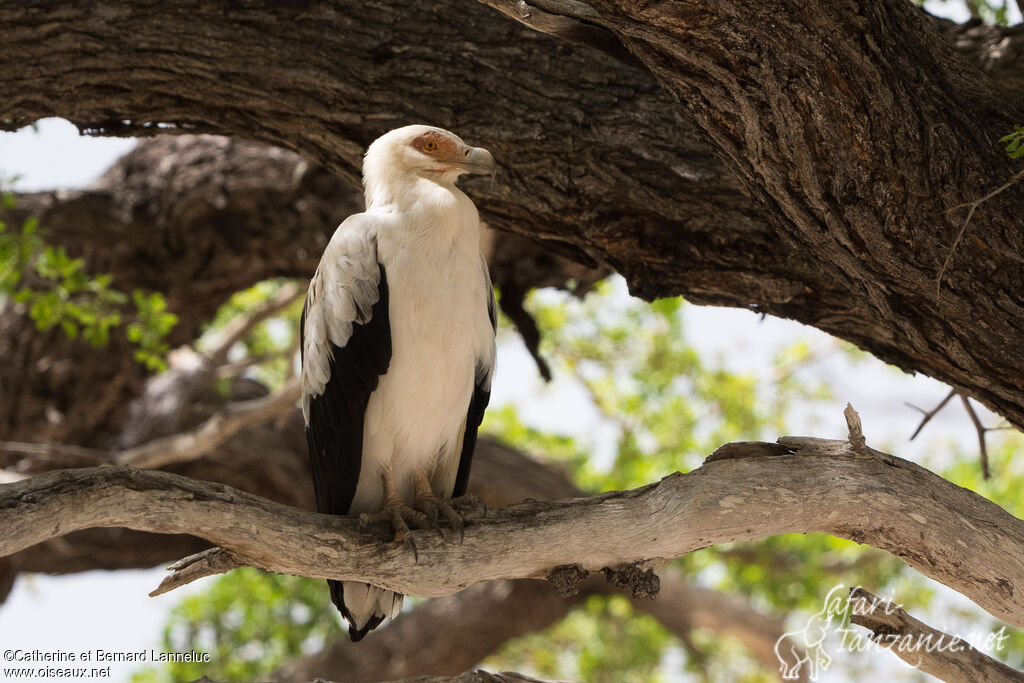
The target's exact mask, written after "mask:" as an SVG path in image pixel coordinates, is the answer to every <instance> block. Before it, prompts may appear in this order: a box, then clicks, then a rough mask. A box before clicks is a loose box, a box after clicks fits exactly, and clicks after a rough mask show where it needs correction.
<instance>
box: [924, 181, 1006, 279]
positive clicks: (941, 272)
mask: <svg viewBox="0 0 1024 683" xmlns="http://www.w3.org/2000/svg"><path fill="white" fill-rule="evenodd" d="M1021 178H1024V171H1019V172H1018V173H1017V174H1016V175H1015V176H1013V177H1012V178H1010V179H1009V180H1008V181H1006V182H1005V183H1003V184H1002V185H1000V186H999V187H997V188H996V189H994V190H992V191H991V192H989V193H988V194H986V195H985V196H983V197H980V198H978V199H975V200H974V201H973V202H967V203H964V204H957V205H956V206H954V207H952V208H950V209H947V210H946V215H947V216H948V215H949V214H951V213H953V212H954V211H956V210H957V209H963V208H965V207H966V208H967V216H966V217H965V218H964V222H963V224H962V225H961V226H960V231H959V232H957V234H956V239H954V240H953V245H952V246H950V248H949V253H948V254H946V260H945V261H943V262H942V267H941V268H939V275H938V277H936V278H935V298H936V299H938V298H939V295H940V294H941V292H942V277H943V276H944V275H945V274H946V268H948V267H949V262H950V261H951V260H952V259H953V254H954V253H955V252H956V247H957V245H958V244H960V240H961V239H962V238H963V236H964V232H966V231H967V225H968V223H970V222H971V216H973V215H974V211H975V209H977V208H978V207H979V206H981V204H982V203H984V202H987V201H988V200H989V199H992V198H993V197H995V196H996V195H997V194H999V193H1000V192H1003V191H1004V190H1007V189H1009V188H1010V187H1012V186H1013V185H1014V184H1015V183H1016V182H1017V181H1019V180H1020V179H1021Z"/></svg>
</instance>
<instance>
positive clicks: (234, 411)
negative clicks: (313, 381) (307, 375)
mask: <svg viewBox="0 0 1024 683" xmlns="http://www.w3.org/2000/svg"><path fill="white" fill-rule="evenodd" d="M301 392H302V387H301V385H300V384H299V382H298V380H296V379H292V380H290V381H289V382H288V383H287V384H285V385H284V386H283V387H282V388H281V389H279V390H278V391H276V392H275V393H273V394H269V395H267V396H261V397H260V398H254V399H250V400H248V401H236V402H235V403H229V404H228V405H226V406H224V407H223V408H221V409H220V410H218V411H217V412H216V413H214V414H213V415H212V416H211V417H209V418H208V419H207V420H206V421H205V422H203V423H202V424H201V425H199V426H198V427H196V428H195V429H192V430H190V431H187V432H182V433H180V434H174V435H172V436H167V437H163V438H160V439H154V440H153V441H147V442H146V443H144V444H142V445H141V446H136V447H134V448H129V449H126V450H123V451H120V452H118V453H117V454H116V455H115V457H114V462H116V463H117V464H119V465H131V466H133V467H163V466H164V465H169V464H171V463H176V462H184V461H187V460H195V459H196V458H200V457H202V456H203V455H205V454H207V453H209V452H210V451H212V450H213V449H215V448H217V446H219V445H221V444H222V443H224V442H225V441H227V440H228V439H229V438H231V437H232V436H234V435H235V434H237V433H238V432H239V431H241V430H243V429H247V428H249V427H253V426H255V425H258V424H262V423H264V422H266V421H268V420H272V419H274V418H275V417H277V416H278V415H281V414H283V413H285V412H287V411H289V410H292V409H293V408H294V406H295V402H296V401H297V400H298V399H299V395H300V394H301Z"/></svg>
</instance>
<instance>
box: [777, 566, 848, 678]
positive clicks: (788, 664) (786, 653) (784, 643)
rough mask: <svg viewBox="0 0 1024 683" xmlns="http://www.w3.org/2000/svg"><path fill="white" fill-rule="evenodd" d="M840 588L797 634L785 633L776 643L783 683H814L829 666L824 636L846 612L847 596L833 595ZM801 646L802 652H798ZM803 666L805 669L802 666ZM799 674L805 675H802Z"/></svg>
mask: <svg viewBox="0 0 1024 683" xmlns="http://www.w3.org/2000/svg"><path fill="white" fill-rule="evenodd" d="M842 589H843V586H836V587H835V588H833V589H832V590H830V591H829V592H828V596H826V598H825V604H824V605H823V606H822V608H821V611H820V612H818V613H817V614H815V615H813V616H811V618H810V619H808V620H807V625H806V626H804V627H803V628H802V629H799V630H797V631H790V632H789V633H784V634H783V635H782V636H781V637H780V638H779V639H778V640H777V641H775V656H776V657H778V659H779V673H780V674H781V675H782V678H783V680H787V681H795V680H800V679H801V678H804V680H810V681H815V680H817V679H818V676H820V675H821V674H822V672H823V671H825V670H826V669H828V667H829V665H830V664H832V657H830V656H829V654H828V652H826V651H825V637H826V636H827V635H828V633H829V630H830V629H832V628H834V626H833V621H835V622H836V625H841V624H842V622H843V617H844V615H845V614H846V612H847V610H848V609H849V601H848V599H847V597H846V596H845V595H844V596H841V597H839V596H836V593H837V592H838V591H841V590H842ZM801 646H802V648H803V649H802V651H801ZM805 665H806V667H807V668H806V670H804V666H805ZM801 673H803V674H804V676H803V677H802V676H801Z"/></svg>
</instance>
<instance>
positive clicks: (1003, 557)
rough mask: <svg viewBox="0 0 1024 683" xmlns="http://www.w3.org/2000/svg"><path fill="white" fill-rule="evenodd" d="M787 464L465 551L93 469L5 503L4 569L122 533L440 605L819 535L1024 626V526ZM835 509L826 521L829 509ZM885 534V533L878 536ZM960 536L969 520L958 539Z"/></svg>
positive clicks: (530, 511) (550, 513)
mask: <svg viewBox="0 0 1024 683" xmlns="http://www.w3.org/2000/svg"><path fill="white" fill-rule="evenodd" d="M780 444H781V446H782V447H784V448H785V449H788V451H790V452H791V453H790V454H788V455H775V456H765V455H759V454H762V453H764V452H766V450H765V449H764V448H759V447H758V444H753V448H752V449H751V453H752V455H751V457H742V456H741V452H742V451H743V450H744V448H745V447H744V446H743V445H742V444H733V445H732V446H733V447H732V448H731V449H730V450H731V453H732V457H729V458H722V459H717V460H714V461H712V462H708V463H706V464H705V465H703V466H702V467H700V468H698V469H697V470H695V471H693V472H691V473H689V474H686V475H682V474H675V475H672V476H669V477H667V478H665V479H663V480H662V481H661V482H659V483H657V484H653V485H650V486H646V487H643V488H640V489H636V490H632V491H624V492H612V493H606V494H601V495H597V496H592V497H589V498H582V499H576V500H571V501H564V502H560V503H537V502H527V503H523V504H520V505H516V506H513V507H510V508H506V509H504V510H500V511H490V512H488V515H487V517H486V518H485V519H477V520H470V522H469V524H468V525H467V527H466V534H465V540H464V542H463V543H461V544H458V543H456V542H455V541H453V540H452V539H451V537H450V536H449V537H448V538H446V539H442V538H439V537H437V535H436V534H433V533H418V532H417V535H418V538H417V548H418V562H417V561H416V560H414V558H413V554H412V551H411V550H409V549H407V548H406V547H405V546H404V545H396V544H393V543H386V542H373V540H372V539H371V538H370V537H369V536H367V535H366V534H363V533H360V532H359V531H357V529H356V522H355V521H354V520H350V519H346V518H339V517H332V516H328V515H317V514H314V513H310V512H306V511H303V510H298V509H296V508H291V507H288V506H283V505H279V504H276V503H272V502H270V501H268V500H266V499H263V498H260V497H258V496H253V495H250V494H247V493H244V492H242V491H237V490H234V489H231V488H229V487H227V486H223V485H218V484H212V483H208V482H201V481H195V480H190V479H187V478H184V477H178V476H175V475H171V474H168V473H164V472H155V471H149V470H135V469H132V468H122V467H100V468H90V469H81V470H74V471H62V472H52V473H48V474H44V475H40V476H37V477H33V478H32V479H28V480H25V481H22V482H17V483H14V484H8V485H4V486H2V487H0V527H2V528H4V529H5V533H4V535H3V536H2V537H0V555H9V554H11V553H14V552H17V551H18V550H20V549H22V548H25V547H27V546H29V545H32V544H35V543H39V542H41V541H44V540H46V539H48V538H53V537H54V536H59V535H62V534H66V533H68V532H71V531H74V530H77V529H84V528H89V527H95V526H126V527H129V528H133V529H139V530H144V531H153V532H156V533H190V534H193V535H196V536H200V537H202V538H205V539H207V540H209V541H210V542H212V543H215V544H218V545H220V546H222V547H224V548H226V549H227V550H229V551H230V552H231V554H232V555H233V556H234V557H235V558H237V559H238V560H239V561H241V562H245V563H246V564H249V565H252V566H255V567H258V568H261V569H265V570H267V571H275V572H282V573H288V574H296V575H302V576H311V577H318V578H333V579H339V580H354V581H363V582H368V583H373V584H376V585H379V586H383V587H386V588H390V589H393V590H397V591H401V592H403V593H406V594H410V595H420V596H437V595H446V594H450V593H453V592H455V591H458V590H460V589H462V588H464V587H466V586H469V585H471V584H474V583H478V582H481V581H490V580H494V579H501V578H539V577H543V576H544V575H545V574H546V573H547V572H548V570H550V569H551V568H553V567H557V566H560V565H566V564H578V565H580V566H581V567H583V568H584V569H586V570H589V571H597V570H600V569H601V568H603V567H609V566H611V567H614V566H618V565H625V564H633V563H637V562H643V563H646V564H649V565H658V564H661V563H664V562H666V561H668V560H670V559H673V558H676V557H680V556H682V555H683V554H686V553H688V552H690V551H692V550H695V549H697V548H703V547H706V546H709V545H714V544H717V543H726V542H735V541H743V540H753V539H758V538H764V537H766V536H773V535H777V534H781V533H789V532H797V533H810V532H825V533H830V534H832V535H835V536H839V537H842V538H848V539H852V540H855V541H857V542H860V543H868V544H870V545H873V546H875V547H878V548H882V549H884V550H888V551H889V552H892V553H893V554H896V555H898V556H899V557H902V558H903V559H904V560H906V561H907V562H908V563H909V564H911V565H912V566H914V567H916V568H917V569H919V570H920V571H921V572H923V573H924V574H926V575H928V576H930V577H932V578H934V579H935V580H937V581H939V582H941V583H944V584H945V585H947V586H949V587H950V588H953V589H954V590H957V591H959V592H961V593H963V594H964V595H966V596H968V597H969V598H971V599H972V600H974V601H975V602H976V603H977V604H978V605H980V606H981V607H983V608H984V609H986V610H988V611H989V612H990V613H991V614H993V615H994V616H996V617H998V618H1000V619H1004V620H1006V621H1008V622H1010V623H1012V624H1016V625H1024V603H1021V601H1020V600H1019V599H1018V598H1017V597H1016V596H1019V595H1022V594H1024V569H1022V568H1024V522H1022V521H1021V520H1019V519H1017V518H1015V517H1013V516H1012V515H1010V514H1009V513H1007V512H1006V511H1004V510H1003V509H1001V508H1000V507H998V506H997V505H995V504H994V503H992V502H990V501H987V500H985V499H984V498H982V497H981V496H978V495H977V494H975V493H973V492H971V491H968V490H966V489H962V488H960V487H958V486H955V485H953V484H951V483H949V482H947V481H945V480H944V479H942V478H941V477H938V476H936V475H934V474H932V473H931V472H929V471H927V470H925V469H924V468H922V467H919V466H918V465H915V464H913V463H910V462H907V461H904V460H901V459H899V458H894V457H892V456H888V455H885V454H882V453H878V452H877V451H873V450H871V449H865V451H866V452H859V451H857V450H855V449H854V448H853V447H851V445H850V444H849V443H848V442H846V441H829V440H823V439H812V438H807V437H784V438H783V439H780ZM822 501H828V505H822ZM880 520H882V522H880ZM964 520H970V523H969V524H967V523H965V521H964Z"/></svg>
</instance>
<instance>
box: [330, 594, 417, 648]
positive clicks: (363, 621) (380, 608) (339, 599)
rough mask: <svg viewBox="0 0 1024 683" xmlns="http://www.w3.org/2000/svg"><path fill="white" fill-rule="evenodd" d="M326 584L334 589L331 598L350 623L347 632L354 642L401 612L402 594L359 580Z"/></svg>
mask: <svg viewBox="0 0 1024 683" xmlns="http://www.w3.org/2000/svg"><path fill="white" fill-rule="evenodd" d="M327 585H328V586H330V588H331V601H332V602H333V603H334V605H335V606H336V607H337V608H338V609H339V610H340V611H341V616H343V617H345V621H347V622H348V635H349V637H351V638H352V642H354V643H357V642H359V641H360V640H362V639H363V637H364V636H365V635H366V634H367V633H369V632H370V631H372V630H373V629H375V628H377V627H378V626H380V624H381V622H382V621H384V620H385V619H393V618H394V617H395V616H396V615H397V614H398V613H399V612H401V611H402V598H403V597H404V596H403V595H402V594H401V593H395V592H393V591H389V590H387V589H386V588H378V587H377V586H371V585H370V584H368V583H359V582H356V581H330V580H328V582H327Z"/></svg>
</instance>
